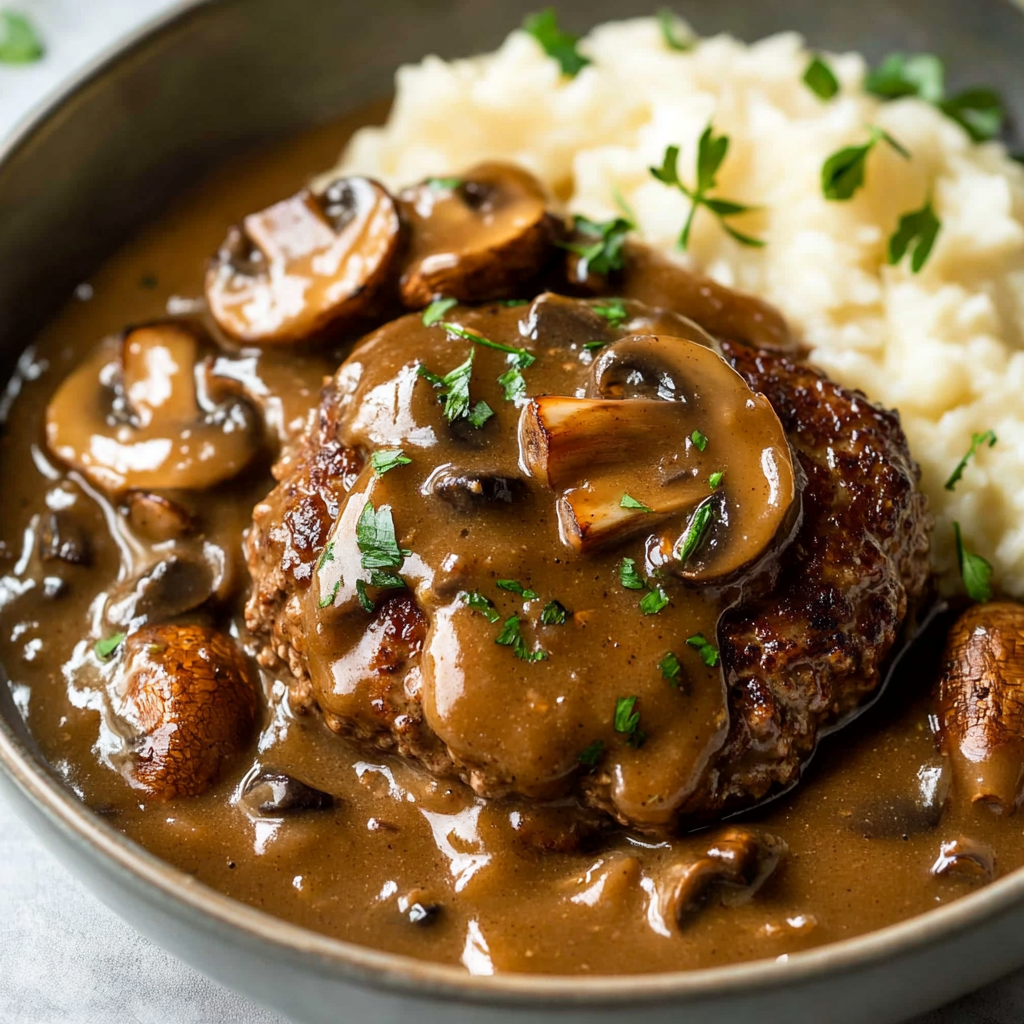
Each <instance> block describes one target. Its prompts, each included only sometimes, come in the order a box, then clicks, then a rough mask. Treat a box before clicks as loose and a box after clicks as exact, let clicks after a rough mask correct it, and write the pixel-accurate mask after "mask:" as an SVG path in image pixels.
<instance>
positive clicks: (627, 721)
mask: <svg viewBox="0 0 1024 1024" xmlns="http://www.w3.org/2000/svg"><path fill="white" fill-rule="evenodd" d="M639 699H640V698H639V697H619V698H618V700H616V702H615V719H614V721H613V725H614V728H615V731H616V732H620V733H622V734H623V735H625V737H626V743H627V744H629V746H631V747H633V748H635V749H639V748H640V747H642V746H643V744H644V740H645V739H647V736H646V734H645V733H644V731H643V730H642V729H641V728H640V712H639V711H637V710H636V702H637V701H638V700H639Z"/></svg>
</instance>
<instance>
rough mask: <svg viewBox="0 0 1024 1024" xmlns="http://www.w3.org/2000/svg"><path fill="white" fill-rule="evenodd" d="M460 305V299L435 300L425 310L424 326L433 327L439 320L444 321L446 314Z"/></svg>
mask: <svg viewBox="0 0 1024 1024" xmlns="http://www.w3.org/2000/svg"><path fill="white" fill-rule="evenodd" d="M458 304H459V300H458V299H434V301H433V302H432V303H431V304H430V305H429V306H427V308H426V309H425V310H423V326H424V327H433V325H434V324H436V323H437V322H438V320H443V319H444V315H445V313H447V312H448V310H449V309H451V308H452V307H453V306H457V305H458Z"/></svg>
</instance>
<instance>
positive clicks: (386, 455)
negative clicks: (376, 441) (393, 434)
mask: <svg viewBox="0 0 1024 1024" xmlns="http://www.w3.org/2000/svg"><path fill="white" fill-rule="evenodd" d="M370 462H371V463H372V464H373V472H374V475H375V476H378V477H381V476H383V475H384V474H385V473H388V472H390V471H391V470H392V469H397V468H398V467H399V466H408V465H409V464H410V463H411V462H412V459H410V458H409V456H408V455H406V454H405V452H403V451H402V449H401V448H380V449H378V450H377V451H375V452H374V453H373V454H372V455H371V456H370Z"/></svg>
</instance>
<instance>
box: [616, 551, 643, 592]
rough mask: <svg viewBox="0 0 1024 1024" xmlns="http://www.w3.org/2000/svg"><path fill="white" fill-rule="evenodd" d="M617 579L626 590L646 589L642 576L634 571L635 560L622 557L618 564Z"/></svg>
mask: <svg viewBox="0 0 1024 1024" xmlns="http://www.w3.org/2000/svg"><path fill="white" fill-rule="evenodd" d="M619 579H620V580H621V581H622V585H623V586H624V587H625V588H626V589H627V590H646V589H647V584H646V583H644V580H643V577H642V576H641V575H640V573H638V572H637V571H636V560H635V559H633V558H624V559H623V560H622V562H621V564H620V565H619Z"/></svg>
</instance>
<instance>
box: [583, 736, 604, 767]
mask: <svg viewBox="0 0 1024 1024" xmlns="http://www.w3.org/2000/svg"><path fill="white" fill-rule="evenodd" d="M603 753H604V740H594V742H593V743H591V744H590V746H588V747H587V748H586V749H585V750H583V751H582V752H581V753H580V754H579V756H578V757H577V758H576V760H577V761H579V763H580V764H583V765H586V766H587V767H588V768H593V767H594V765H596V764H597V762H598V761H600V760H601V755H602V754H603Z"/></svg>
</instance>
